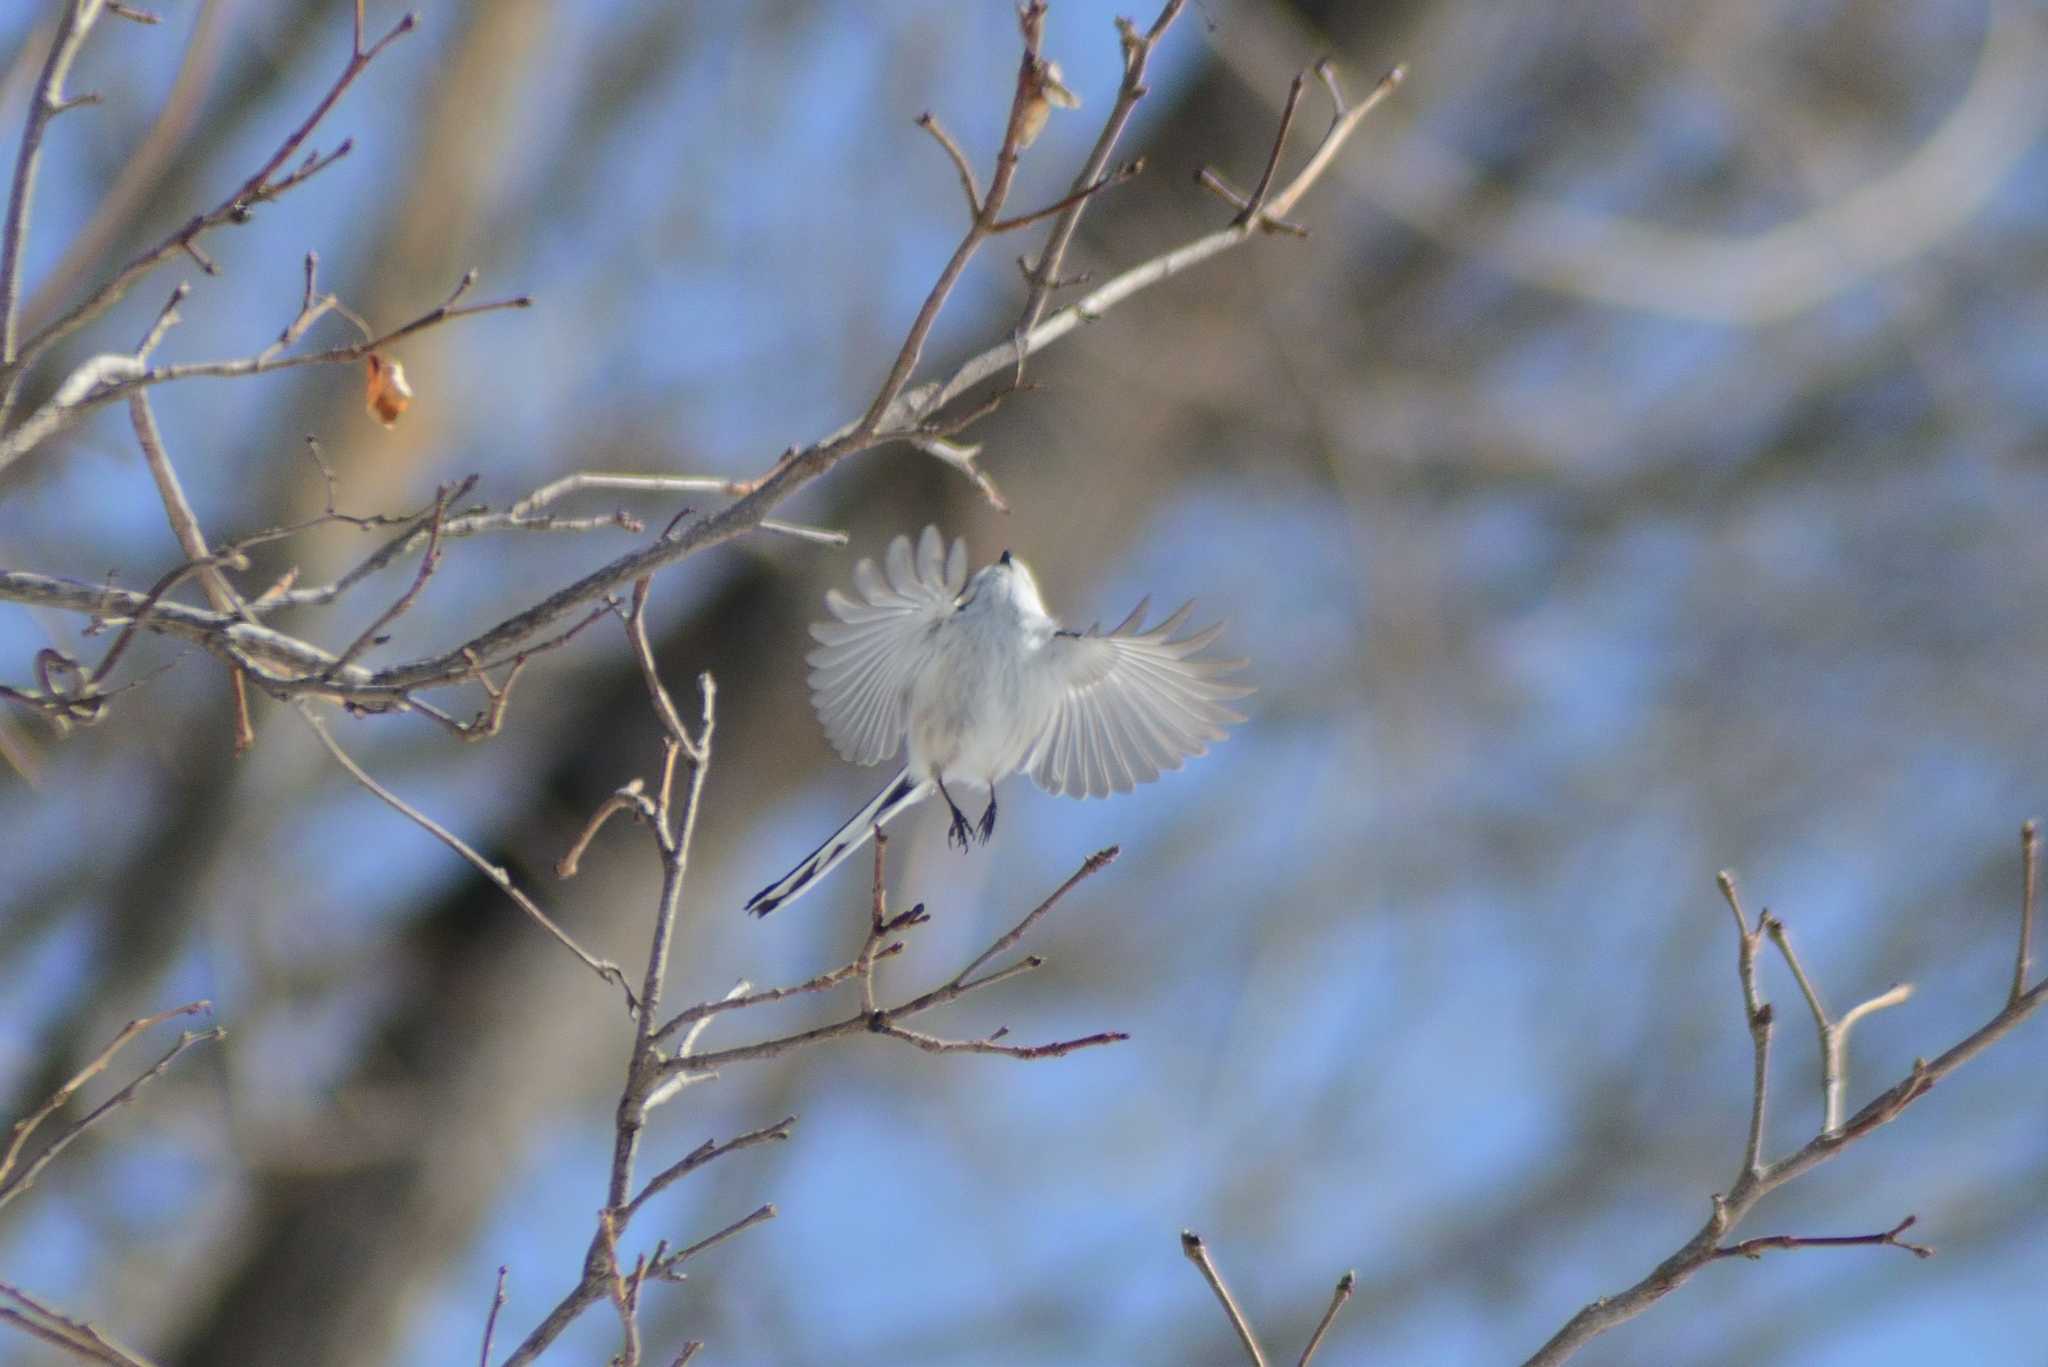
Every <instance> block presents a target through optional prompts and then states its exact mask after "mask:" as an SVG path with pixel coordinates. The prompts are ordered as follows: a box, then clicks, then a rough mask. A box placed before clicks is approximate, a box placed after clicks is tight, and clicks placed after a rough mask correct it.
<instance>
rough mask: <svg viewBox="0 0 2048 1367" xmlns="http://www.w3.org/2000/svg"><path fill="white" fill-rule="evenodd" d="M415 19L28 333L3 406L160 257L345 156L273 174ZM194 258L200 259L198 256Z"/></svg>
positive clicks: (1, 385)
mask: <svg viewBox="0 0 2048 1367" xmlns="http://www.w3.org/2000/svg"><path fill="white" fill-rule="evenodd" d="M92 2H93V0H81V3H82V4H85V5H87V6H88V7H89V5H90V4H91V3H92ZM418 22H419V20H418V16H417V15H413V14H407V15H405V16H404V17H403V18H401V19H400V20H399V21H398V22H397V23H396V24H395V25H393V26H392V28H391V29H390V31H389V32H387V33H385V34H384V36H383V37H381V38H379V39H378V40H377V41H376V42H374V43H372V44H370V45H369V46H368V47H367V48H365V47H363V46H362V45H361V44H356V45H354V47H353V50H352V51H351V53H350V56H349V60H348V62H347V63H346V64H345V65H344V66H343V67H342V71H341V74H340V75H339V76H338V77H336V78H335V80H334V82H333V84H332V85H330V86H329V87H328V88H327V91H326V93H325V94H323V95H322V96H321V97H320V100H319V102H318V103H316V104H315V105H314V106H313V110H312V112H311V113H310V114H308V115H307V116H306V117H305V119H304V120H302V121H301V122H300V124H299V126H298V127H297V128H295V129H293V130H292V131H291V133H290V134H288V135H287V136H286V137H285V140H284V141H283V142H282V143H280V144H279V145H278V147H277V149H276V150H275V151H274V152H272V153H271V154H270V156H269V157H268V158H267V159H266V160H265V161H264V163H263V165H262V166H260V167H258V168H257V170H256V171H255V173H254V174H253V175H250V176H249V177H248V178H246V179H245V180H243V181H242V183H241V184H240V185H238V186H237V187H236V188H235V189H234V190H233V191H232V192H230V193H229V194H228V196H227V197H226V198H225V199H223V200H221V201H220V202H219V203H218V204H217V205H215V206H214V207H213V208H211V209H208V210H206V211H205V212H203V213H200V214H197V215H195V216H194V217H192V218H191V219H188V220H187V221H186V222H185V223H184V224H183V225H182V226H180V227H178V228H176V229H174V230H173V231H172V232H171V233H170V235H169V236H167V237H165V238H164V239H163V240H162V241H160V242H158V243H157V244H156V245H155V246H153V247H150V248H148V249H147V250H145V251H144V252H142V253H141V254H140V255H139V256H136V257H135V258H134V259H132V260H131V261H129V262H128V263H127V264H126V265H124V266H122V267H121V268H120V269H119V270H117V271H116V272H114V274H113V276H112V277H111V278H110V279H108V280H107V281H106V282H105V283H104V284H102V285H101V286H100V287H99V288H98V289H96V290H94V291H93V292H92V293H91V294H90V295H88V296H86V298H85V299H83V300H82V301H80V302H79V303H77V304H75V305H73V306H72V307H71V308H70V309H69V310H67V311H66V312H64V313H63V314H61V315H59V316H58V317H57V318H56V319H55V320H54V321H52V322H50V323H48V324H46V325H45V326H44V327H42V328H41V329H39V330H38V331H37V332H36V334H35V335H34V336H33V337H31V338H29V339H28V340H27V341H26V342H24V343H23V344H22V346H21V348H20V351H19V353H18V355H17V356H16V357H14V358H13V359H15V360H16V361H17V369H16V371H15V373H14V375H13V377H12V381H11V382H10V380H9V377H7V376H6V375H4V374H0V391H4V392H0V405H4V402H5V400H6V398H7V397H8V395H9V393H11V391H12V389H13V387H14V385H15V384H18V382H19V379H20V375H21V372H22V370H23V369H24V368H25V367H26V366H27V365H28V364H30V363H32V362H33V361H34V360H35V358H36V357H37V356H39V355H41V354H42V353H43V352H45V351H47V350H48V349H49V348H50V347H52V346H54V345H55V344H56V343H58V342H59V341H62V340H63V339H64V338H65V337H68V336H70V335H71V334H72V333H73V332H75V331H77V330H78V329H79V328H81V327H83V326H85V325H86V324H87V323H90V322H92V321H93V320H94V319H96V318H98V317H99V316H100V315H101V314H103V313H105V312H106V311H107V310H108V309H110V308H112V307H113V306H114V305H115V304H117V303H119V302H120V300H121V299H122V298H123V297H125V296H126V295H127V293H128V291H129V290H130V289H132V288H133V287H134V286H135V284H136V283H137V282H138V281H140V280H141V279H142V278H143V277H144V276H145V275H147V274H149V272H151V271H152V270H154V269H156V267H157V266H159V265H160V264H162V263H163V262H164V261H165V260H167V259H169V258H170V257H172V256H174V255H176V254H177V253H179V252H181V251H183V252H193V253H196V252H197V250H198V247H197V243H198V239H199V237H200V236H201V235H202V234H204V233H207V232H209V231H211V230H212V229H214V228H217V227H219V226H221V225H222V224H225V223H232V222H238V221H241V220H243V219H246V218H247V217H248V212H249V209H250V208H251V207H252V206H254V205H256V204H260V203H263V202H266V201H268V200H272V199H275V198H277V197H278V196H279V195H281V194H283V193H285V192H286V191H287V190H290V189H293V188H295V187H297V186H299V185H302V184H304V183H305V182H306V180H308V179H309V178H310V177H311V176H313V175H314V174H316V173H317V172H319V171H321V170H324V169H325V168H326V167H328V166H331V165H333V164H334V163H335V162H336V161H338V160H340V159H341V157H342V156H344V155H346V153H347V152H348V150H349V147H350V144H349V142H347V141H346V140H345V141H343V142H342V143H341V145H340V146H339V147H338V148H337V149H336V150H335V151H334V152H333V153H332V154H331V155H329V156H326V157H324V158H322V157H318V156H315V157H312V158H309V159H308V160H307V161H306V162H305V163H304V164H303V165H301V166H300V167H299V169H298V170H296V171H293V172H290V173H288V174H286V175H285V176H283V177H282V178H276V177H277V176H278V172H279V171H280V170H282V169H283V167H284V165H285V163H286V162H288V161H290V160H291V159H292V158H293V157H294V156H295V155H297V153H298V150H299V148H300V147H301V146H303V145H304V144H305V141H306V139H307V138H309V137H311V136H312V134H313V130H314V129H315V128H316V127H318V126H319V124H320V122H321V120H323V119H325V118H326V117H327V115H328V113H329V112H330V111H332V110H333V108H334V106H335V105H336V104H337V103H338V102H339V101H340V99H341V97H342V96H343V95H344V94H345V93H347V91H348V88H349V87H350V86H352V85H354V84H355V82H356V79H357V78H358V77H360V76H361V75H362V74H363V72H364V71H365V70H366V69H368V67H369V65H370V64H371V63H372V62H374V61H375V60H376V59H377V58H378V56H379V55H381V54H382V53H383V52H384V50H385V49H386V48H388V47H389V46H390V45H391V44H392V43H394V42H396V41H397V40H398V39H399V38H401V37H403V36H404V35H406V34H407V33H410V32H411V31H412V30H413V28H414V27H415V26H416V25H417V24H418ZM199 259H201V260H202V261H203V258H199ZM209 273H211V272H209ZM4 416H5V415H4V412H0V420H4ZM0 426H4V421H0ZM0 463H4V457H0Z"/></svg>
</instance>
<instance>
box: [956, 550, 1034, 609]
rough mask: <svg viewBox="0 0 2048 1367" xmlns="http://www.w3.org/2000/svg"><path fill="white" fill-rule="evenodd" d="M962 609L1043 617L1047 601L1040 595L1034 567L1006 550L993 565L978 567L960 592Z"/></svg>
mask: <svg viewBox="0 0 2048 1367" xmlns="http://www.w3.org/2000/svg"><path fill="white" fill-rule="evenodd" d="M960 606H961V609H962V610H963V611H965V610H968V609H972V610H975V611H980V612H1010V613H1014V614H1015V615H1016V616H1018V617H1024V618H1030V617H1043V616H1045V615H1046V611H1045V600H1044V599H1043V598H1041V597H1039V596H1038V581H1037V580H1036V579H1034V578H1032V577H1031V567H1030V566H1029V565H1026V564H1025V563H1024V562H1023V561H1022V560H1019V559H1018V558H1017V557H1016V556H1014V555H1012V554H1010V553H1009V552H1008V551H1004V552H1003V553H1002V554H1001V555H1000V556H997V557H996V561H995V563H994V564H992V565H988V566H985V567H983V568H982V569H979V570H976V571H975V573H974V577H973V578H972V579H969V580H968V581H967V591H966V592H965V593H963V594H961V595H960Z"/></svg>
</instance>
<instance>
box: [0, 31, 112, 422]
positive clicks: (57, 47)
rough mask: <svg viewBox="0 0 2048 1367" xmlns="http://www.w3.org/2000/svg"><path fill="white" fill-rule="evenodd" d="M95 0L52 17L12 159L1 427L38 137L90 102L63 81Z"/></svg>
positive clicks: (3, 274)
mask: <svg viewBox="0 0 2048 1367" xmlns="http://www.w3.org/2000/svg"><path fill="white" fill-rule="evenodd" d="M100 11H101V5H100V0H66V3H65V4H64V7H63V11H62V13H61V14H60V15H59V16H58V19H57V34H56V37H55V38H54V39H53V40H52V41H51V43H50V55H49V56H48V57H47V58H45V59H44V62H43V74H42V76H41V78H40V79H38V80H37V82H36V89H35V94H34V95H32V96H30V98H29V105H28V117H27V118H26V119H25V120H23V121H22V126H21V149H20V150H19V151H18V152H16V153H15V157H14V179H13V180H12V182H11V183H10V184H9V186H8V190H7V217H6V219H5V221H4V222H0V428H4V427H5V426H6V422H7V412H8V408H9V406H10V405H9V403H8V398H7V396H8V394H9V392H10V391H11V389H12V380H13V377H14V375H15V373H16V371H17V370H18V368H19V367H20V366H21V364H22V361H21V359H20V358H21V355H22V347H21V339H20V334H19V329H20V325H21V257H22V249H23V247H24V246H25V245H26V244H27V241H28V224H29V214H30V210H31V208H32V206H33V204H34V201H35V195H36V176H37V173H38V172H39V171H40V170H41V169H42V159H43V137H44V135H45V134H47V133H48V132H49V131H50V122H51V120H53V119H55V118H56V117H57V116H58V115H59V114H62V113H63V112H64V111H66V110H67V109H76V108H77V107H78V106H80V105H81V104H90V103H91V102H92V101H93V100H95V99H97V98H98V97H97V96H93V95H83V96H79V97H77V98H75V99H74V98H69V97H67V96H66V95H65V94H64V80H65V78H66V77H67V76H69V75H70V74H71V66H72V63H74V62H76V61H77V60H78V53H79V49H81V48H83V47H84V46H85V40H86V37H87V35H88V34H90V33H91V32H92V26H93V24H94V23H96V22H97V21H98V19H99V17H100Z"/></svg>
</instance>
